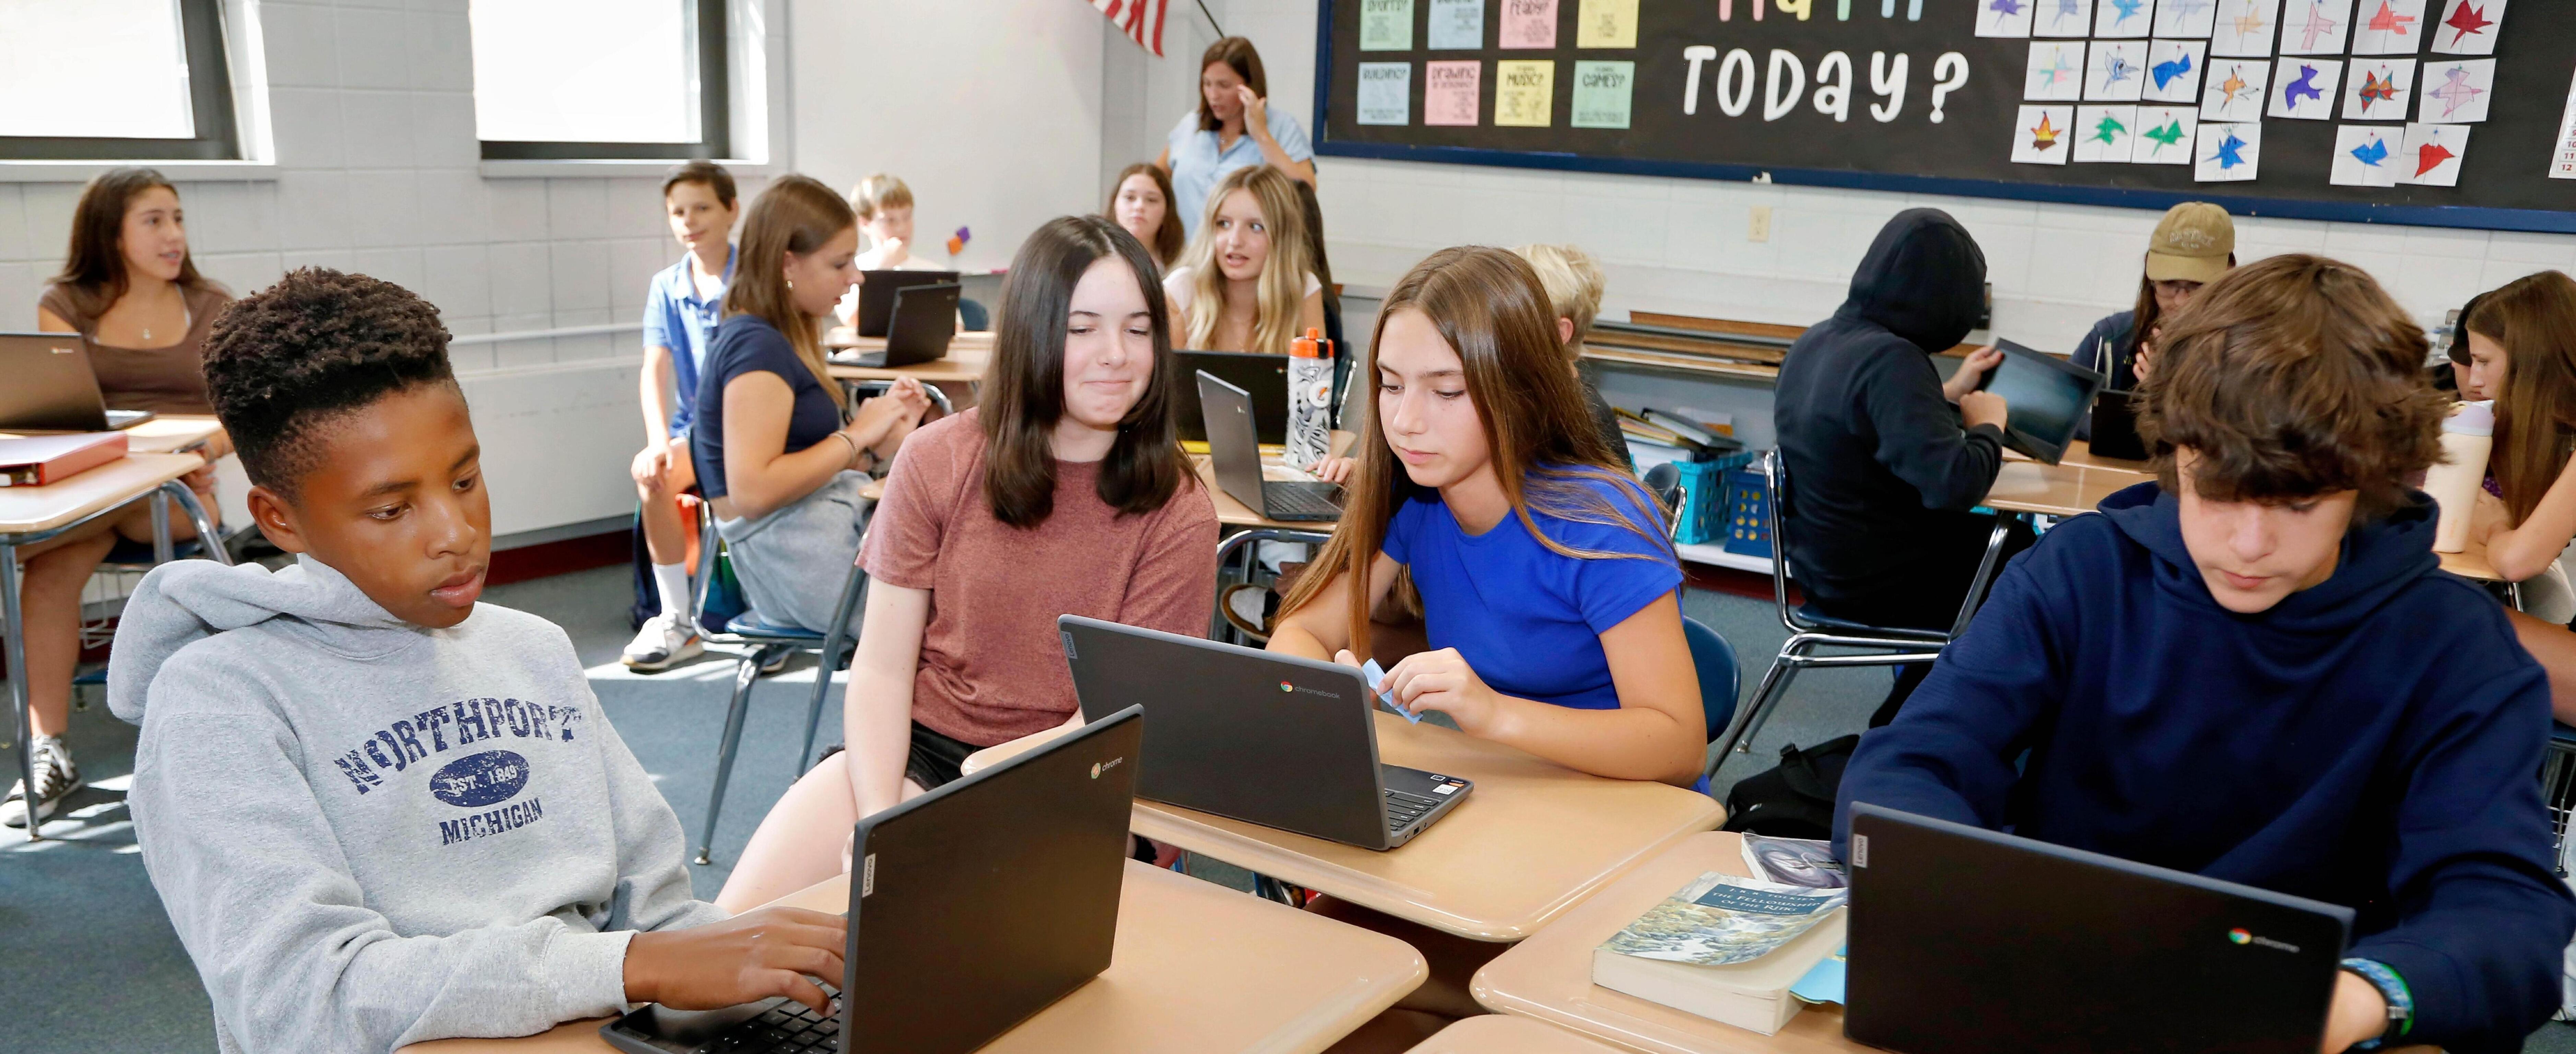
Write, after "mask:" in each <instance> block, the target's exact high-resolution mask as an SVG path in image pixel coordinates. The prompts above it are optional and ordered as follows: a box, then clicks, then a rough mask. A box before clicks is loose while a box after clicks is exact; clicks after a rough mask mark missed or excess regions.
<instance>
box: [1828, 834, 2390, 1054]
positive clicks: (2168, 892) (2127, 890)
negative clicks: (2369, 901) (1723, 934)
mask: <svg viewBox="0 0 2576 1054" xmlns="http://www.w3.org/2000/svg"><path fill="white" fill-rule="evenodd" d="M1850 856H1851V859H1850V861H1849V863H1850V872H1851V936H1850V942H1851V944H1850V951H1849V953H1848V955H1849V962H1848V964H1847V968H1848V974H1847V975H1846V982H1845V983H1846V989H1845V995H1846V996H1847V1001H1846V1002H1845V1004H1844V1006H1845V1009H1844V1014H1843V1034H1844V1035H1846V1036H1849V1037H1851V1038H1852V1039H1854V1040H1857V1041H1859V1042H1862V1043H1867V1044H1869V1045H1871V1046H1874V1047H1885V1048H1887V1049H1889V1050H1894V1051H1900V1052H1902V1054H1969V1052H1976V1054H1990V1052H1993V1051H2006V1050H2009V1051H2033V1052H2052V1051H2065V1052H2068V1054H2075V1052H2082V1054H2147V1052H2150V1051H2155V1052H2164V1051H2194V1052H2199V1051H2209V1052H2229V1054H2315V1052H2316V1049H2317V1042H2318V1040H2319V1038H2320V1037H2322V1036H2323V1035H2324V1034H2325V1022H2326V1006H2327V1003H2328V1001H2329V1000H2330V999H2331V998H2332V997H2333V994H2334V986H2335V973H2336V971H2337V969H2338V966H2337V964H2338V963H2339V962H2340V961H2341V960H2342V958H2343V949H2344V944H2345V941H2346V939H2347V937H2348V936H2349V935H2350V933H2351V930H2352V918H2353V913H2352V910H2351V909H2349V908H2344V907H2338V906H2336V905H2333V904H2326V903H2321V902H2318V901H2313V900H2308V899H2305V898H2301V897H2293V896H2285V895H2283V894H2279V893H2273V892H2270V891H2268V890H2261V889H2256V888H2254V887H2252V886H2243V885H2238V884H2236V883H2233V882H2222V881H2219V880H2217V879H2211V878H2202V877H2200V876H2198V875H2193V874H2189V873H2186V872H2182V871H2174V870H2170V869H2167V868H2161V867H2151V866H2148V865H2145V864H2135V863H2130V862H2129V861H2126V860H2121V859H2119V858H2117V857H2110V856H2104V855H2102V854H2100V853H2088V852H2085V851H2083V850H2079V849H2068V848H2065V847H2063V846H2056V845H2050V844H2048V843H2046V842H2040V841H2034V840H2032V839H2028V838H2016V837H2014V836H2012V835H2008V834H2001V833H1998V832H1994V831H1987V830H1982V829H1980V828H1975V827H1969V826H1966V825H1964V824H1956V823H1951V822H1948V821H1946V820H1935V819H1931V818H1929V817H1924V816H1917V815H1914V814H1912V813H1906V812H1899V811H1897V810H1894V809H1882V808H1879V807H1877V806H1874V805H1868V804H1854V805H1853V806H1852V819H1851V850H1850Z"/></svg>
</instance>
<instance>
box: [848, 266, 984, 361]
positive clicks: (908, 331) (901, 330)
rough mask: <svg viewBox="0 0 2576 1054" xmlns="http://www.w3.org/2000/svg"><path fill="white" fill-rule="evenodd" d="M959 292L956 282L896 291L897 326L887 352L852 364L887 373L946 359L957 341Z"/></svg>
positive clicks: (890, 333)
mask: <svg viewBox="0 0 2576 1054" xmlns="http://www.w3.org/2000/svg"><path fill="white" fill-rule="evenodd" d="M914 273H918V272H914ZM957 290H958V285H957V283H955V282H947V283H943V284H934V285H915V286H906V287H904V288H902V289H899V290H896V291H895V294H894V323H893V325H892V326H890V327H888V328H887V330H886V334H885V342H886V343H885V350H883V351H872V352H868V353H866V354H864V355H859V356H857V357H855V358H853V359H852V360H851V361H853V362H855V363H857V364H858V365H861V366H874V367H877V368H880V369H883V368H887V367H893V366H911V365H914V364H916V363H923V362H930V361H932V360H934V359H938V358H941V357H944V356H946V355H947V354H948V342H949V341H951V340H954V339H956V337H957Z"/></svg>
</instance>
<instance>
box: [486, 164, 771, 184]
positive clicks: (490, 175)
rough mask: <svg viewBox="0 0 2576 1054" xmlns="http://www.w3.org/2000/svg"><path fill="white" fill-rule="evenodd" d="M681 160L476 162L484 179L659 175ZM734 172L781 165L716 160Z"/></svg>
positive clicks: (759, 172)
mask: <svg viewBox="0 0 2576 1054" xmlns="http://www.w3.org/2000/svg"><path fill="white" fill-rule="evenodd" d="M686 163H687V162H683V161H634V160H615V161H494V160H488V159H487V160H484V161H481V162H479V165H480V166H481V168H482V172H483V178H485V179H570V178H577V177H582V176H590V177H617V176H630V177H631V176H646V177H651V178H655V179H658V178H661V177H662V176H663V175H664V174H666V173H668V172H670V171H671V169H673V168H675V167H678V166H680V165H682V164H686ZM716 163H717V164H719V165H723V166H724V167H725V169H726V170H727V171H729V172H732V173H733V174H734V175H736V176H773V175H777V174H778V173H779V172H781V171H784V169H781V168H778V167H776V166H773V165H770V164H768V163H766V162H760V161H738V160H721V159H720V160H718V161H717V162H716Z"/></svg>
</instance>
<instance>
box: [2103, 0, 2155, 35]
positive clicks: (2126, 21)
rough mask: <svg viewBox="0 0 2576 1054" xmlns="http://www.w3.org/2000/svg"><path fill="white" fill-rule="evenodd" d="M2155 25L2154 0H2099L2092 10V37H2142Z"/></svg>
mask: <svg viewBox="0 0 2576 1054" xmlns="http://www.w3.org/2000/svg"><path fill="white" fill-rule="evenodd" d="M2155 25H2156V3H2155V0H2101V3H2100V4H2099V6H2096V7H2095V8H2094V9H2093V35H2094V36H2097V37H2103V38H2110V39H2117V38H2123V37H2143V36H2146V35H2147V31H2148V30H2150V29H2153V28H2155Z"/></svg>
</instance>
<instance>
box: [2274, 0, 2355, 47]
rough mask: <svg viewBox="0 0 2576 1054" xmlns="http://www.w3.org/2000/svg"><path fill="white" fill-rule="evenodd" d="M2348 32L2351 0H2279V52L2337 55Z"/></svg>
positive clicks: (2349, 28)
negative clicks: (2280, 1) (2280, 2)
mask: <svg viewBox="0 0 2576 1054" xmlns="http://www.w3.org/2000/svg"><path fill="white" fill-rule="evenodd" d="M2351 31H2352V0H2282V4H2281V54H2284V55H2340V54H2343V41H2344V37H2345V35H2346V34H2348V33H2350V32H2351Z"/></svg>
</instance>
